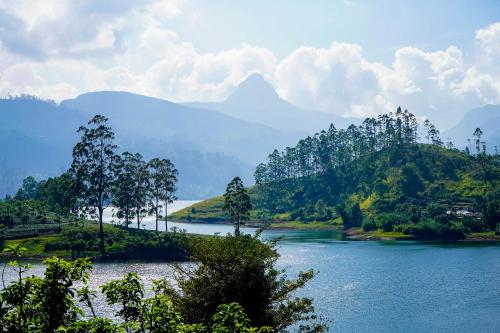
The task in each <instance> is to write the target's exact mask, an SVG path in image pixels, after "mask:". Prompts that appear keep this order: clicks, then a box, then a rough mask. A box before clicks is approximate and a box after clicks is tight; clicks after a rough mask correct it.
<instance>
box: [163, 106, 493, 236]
mask: <svg viewBox="0 0 500 333" xmlns="http://www.w3.org/2000/svg"><path fill="white" fill-rule="evenodd" d="M418 128H419V126H418V123H417V120H416V119H415V117H414V116H413V115H412V114H411V113H410V112H408V111H406V110H405V111H402V110H401V109H398V111H397V112H396V113H390V114H387V115H381V116H379V117H378V118H377V119H375V118H367V119H366V120H365V121H364V122H363V123H362V124H361V125H360V126H354V125H352V126H350V127H349V128H348V129H347V130H337V129H336V128H335V127H334V126H333V125H332V126H330V128H329V129H328V130H327V131H322V132H320V133H317V134H316V135H314V136H313V137H307V138H305V139H304V140H301V141H299V142H298V144H297V146H295V147H291V148H290V147H289V148H286V149H285V150H284V151H282V152H279V151H277V150H275V151H274V152H273V153H272V154H270V155H269V157H268V160H267V163H262V164H260V165H259V166H258V167H257V169H256V172H255V179H256V183H257V185H256V186H255V187H254V188H252V189H251V191H249V192H250V197H251V202H252V206H253V210H252V211H251V212H250V214H249V217H250V222H252V223H262V222H265V221H267V222H271V223H273V222H274V223H275V224H274V225H275V226H278V227H279V223H280V222H281V223H282V224H283V225H287V224H289V223H290V221H291V222H292V223H293V224H302V225H304V226H306V227H307V226H309V227H311V226H314V225H315V224H316V223H318V222H321V223H324V224H331V225H334V224H335V223H339V222H340V221H341V222H342V224H343V226H344V228H345V229H346V230H349V229H352V228H354V230H355V232H356V233H357V234H363V236H364V237H365V238H366V237H369V236H370V237H372V238H374V239H376V238H379V237H382V238H391V237H397V238H400V239H403V238H404V239H409V238H412V239H441V240H446V239H452V240H455V239H464V238H466V237H468V235H472V234H473V233H477V232H496V233H497V234H499V233H500V155H498V154H495V155H488V154H487V153H486V143H484V142H483V141H482V140H481V136H482V135H483V133H482V132H481V130H480V129H476V131H475V132H474V133H473V140H472V145H470V146H467V147H465V149H464V151H460V150H458V149H456V148H455V147H453V144H452V143H451V142H448V143H446V144H444V143H443V142H442V141H441V139H440V138H439V131H437V130H436V128H435V127H434V125H432V124H431V123H430V122H429V121H426V122H425V123H424V126H423V130H424V132H425V138H426V140H427V143H425V144H424V143H418V142H417V137H418V133H419V132H418ZM221 205H222V203H221V198H214V199H211V200H209V201H205V202H201V203H198V204H196V205H193V206H192V207H188V208H186V209H184V210H182V211H179V212H176V213H175V214H172V218H174V219H180V220H187V221H190V220H191V221H200V220H201V221H221V220H224V219H225V215H224V211H223V210H222V208H221ZM350 233H351V234H352V232H350Z"/></svg>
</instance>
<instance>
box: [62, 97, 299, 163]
mask: <svg viewBox="0 0 500 333" xmlns="http://www.w3.org/2000/svg"><path fill="white" fill-rule="evenodd" d="M61 105H62V106H64V107H68V108H72V109H76V110H79V111H81V112H83V113H85V114H87V115H88V116H91V115H94V114H96V113H99V114H102V115H105V116H107V117H108V118H109V119H110V123H111V125H112V127H113V128H115V129H116V130H117V131H118V132H123V133H129V134H135V135H139V136H141V137H146V138H154V139H157V140H163V141H165V142H166V144H168V145H169V146H179V145H188V146H191V147H192V148H196V149H201V150H202V151H204V152H218V153H224V154H229V155H232V156H237V157H238V158H239V159H241V160H243V161H245V162H247V163H251V164H257V163H258V162H260V161H262V159H263V158H264V157H265V156H266V154H267V153H268V152H269V148H270V147H272V145H273V144H272V143H274V145H277V146H280V147H282V146H284V145H287V144H291V143H294V142H295V140H296V139H297V138H298V136H297V134H294V133H287V132H284V131H279V130H276V129H274V128H270V127H268V126H264V125H261V124H255V123H250V122H247V121H243V120H241V119H237V118H234V117H230V116H227V115H225V114H222V113H220V112H214V111H208V110H200V109H196V108H192V107H187V106H183V105H179V104H176V103H172V102H169V101H165V100H161V99H157V98H152V97H146V96H142V95H137V94H131V93H126V92H108V91H106V92H94V93H87V94H83V95H80V96H78V97H77V98H75V99H72V100H66V101H63V102H62V103H61Z"/></svg>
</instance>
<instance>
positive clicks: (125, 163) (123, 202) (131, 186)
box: [113, 152, 149, 229]
mask: <svg viewBox="0 0 500 333" xmlns="http://www.w3.org/2000/svg"><path fill="white" fill-rule="evenodd" d="M116 174H117V176H116V177H115V181H114V183H113V186H114V188H113V205H114V206H115V207H116V208H117V213H116V216H117V217H118V218H119V219H123V220H124V224H125V226H126V227H128V225H129V224H130V223H132V222H131V220H132V219H133V218H136V219H137V229H139V228H140V224H141V219H142V217H144V215H145V213H146V210H145V208H144V207H145V206H146V203H147V198H148V185H149V174H148V172H147V168H146V163H145V162H144V161H143V159H142V156H141V155H140V154H131V153H129V152H124V153H122V155H121V157H120V158H117V165H116Z"/></svg>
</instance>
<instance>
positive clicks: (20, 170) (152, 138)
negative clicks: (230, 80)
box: [0, 92, 296, 199]
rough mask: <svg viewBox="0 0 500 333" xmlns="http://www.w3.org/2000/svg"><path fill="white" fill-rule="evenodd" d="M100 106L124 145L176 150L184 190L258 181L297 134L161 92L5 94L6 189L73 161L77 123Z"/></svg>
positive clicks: (2, 179) (0, 160) (160, 152)
mask: <svg viewBox="0 0 500 333" xmlns="http://www.w3.org/2000/svg"><path fill="white" fill-rule="evenodd" d="M95 114H103V115H105V116H107V117H108V118H109V119H110V125H111V127H112V128H113V129H114V131H115V133H116V141H117V144H118V145H119V146H120V148H121V149H122V150H128V151H131V152H139V153H141V154H142V155H143V156H144V157H145V158H146V159H149V158H151V157H162V158H170V159H171V160H172V161H173V162H174V163H175V165H176V166H177V168H178V169H179V183H178V188H179V190H178V193H177V194H178V196H179V197H180V198H189V199H196V198H205V197H208V196H211V195H214V194H216V193H220V192H221V191H223V189H224V188H225V185H226V184H227V183H228V182H229V180H230V179H231V178H232V177H234V176H236V175H240V176H241V177H242V178H243V179H244V180H245V181H246V182H251V181H252V173H253V169H254V166H255V165H256V164H257V163H258V161H261V160H262V159H263V158H264V156H266V154H267V152H268V151H269V150H270V148H272V147H273V146H274V145H278V146H285V145H287V144H290V143H291V142H293V141H295V140H296V135H295V134H290V133H285V132H283V131H279V130H276V129H273V128H270V127H267V126H264V125H261V124H254V123H249V122H246V121H243V120H240V119H236V118H233V117H229V116H227V115H224V114H222V113H219V112H215V111H210V110H199V109H194V108H190V107H186V106H182V105H178V104H175V103H172V102H169V101H165V100H160V99H156V98H151V97H146V96H141V95H136V94H130V93H124V92H95V93H87V94H83V95H81V96H78V97H77V98H75V99H71V100H66V101H63V102H62V103H60V105H57V104H55V103H53V102H48V101H43V100H40V99H37V98H33V97H23V98H14V99H4V100H0V117H1V119H2V122H1V123H0V140H1V142H2V145H1V147H0V196H4V195H5V194H13V193H14V191H15V190H16V189H17V188H18V186H19V184H20V183H21V181H22V178H24V177H26V176H27V175H33V176H35V177H36V178H38V179H42V178H46V177H48V176H53V175H57V174H59V173H61V172H62V171H64V170H66V169H67V168H68V167H69V164H70V162H71V152H72V147H73V145H74V144H75V143H76V142H77V140H78V135H77V133H76V130H77V129H78V127H79V126H81V125H84V124H86V123H87V122H88V120H89V119H90V118H91V117H92V116H93V115H95Z"/></svg>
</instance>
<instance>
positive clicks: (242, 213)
mask: <svg viewBox="0 0 500 333" xmlns="http://www.w3.org/2000/svg"><path fill="white" fill-rule="evenodd" d="M251 209H252V204H251V202H250V196H249V195H248V193H247V191H246V189H245V187H244V186H243V182H242V180H241V179H240V177H235V178H233V180H231V182H229V184H228V185H227V188H226V193H224V206H223V210H224V212H225V213H226V214H227V216H228V219H229V221H230V222H231V223H233V224H234V234H235V235H236V236H238V235H239V234H240V225H241V224H242V223H243V222H244V221H246V220H248V218H249V217H250V210H251Z"/></svg>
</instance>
